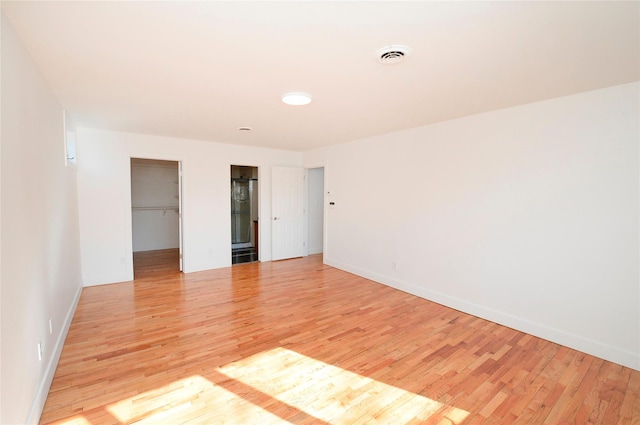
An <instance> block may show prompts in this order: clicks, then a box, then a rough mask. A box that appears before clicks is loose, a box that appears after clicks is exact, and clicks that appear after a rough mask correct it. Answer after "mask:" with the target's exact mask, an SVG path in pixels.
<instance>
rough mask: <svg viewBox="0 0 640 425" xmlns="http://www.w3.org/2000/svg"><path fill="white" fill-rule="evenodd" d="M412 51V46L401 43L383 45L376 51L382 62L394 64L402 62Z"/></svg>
mask: <svg viewBox="0 0 640 425" xmlns="http://www.w3.org/2000/svg"><path fill="white" fill-rule="evenodd" d="M410 53H411V48H410V47H407V46H401V45H398V44H396V45H393V46H387V47H383V48H381V49H378V50H377V51H376V57H377V58H378V61H379V62H380V63H383V64H385V65H393V64H396V63H400V62H402V61H403V60H405V59H406V58H407V56H409V54H410Z"/></svg>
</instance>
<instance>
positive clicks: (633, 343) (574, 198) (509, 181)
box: [305, 83, 640, 369]
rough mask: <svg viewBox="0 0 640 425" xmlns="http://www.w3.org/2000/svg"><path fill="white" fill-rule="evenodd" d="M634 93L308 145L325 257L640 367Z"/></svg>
mask: <svg viewBox="0 0 640 425" xmlns="http://www.w3.org/2000/svg"><path fill="white" fill-rule="evenodd" d="M639 91H640V89H639V85H638V83H634V84H627V85H622V86H616V87H611V88H607V89H603V90H597V91H592V92H587V93H582V94H577V95H574V96H568V97H563V98H558V99H553V100H548V101H544V102H539V103H534V104H529V105H524V106H520V107H516V108H510V109H504V110H499V111H495V112H490V113H485V114H481V115H476V116H470V117H466V118H462V119H457V120H452V121H448V122H444V123H440V124H435V125H430V126H425V127H420V128H415V129H410V130H405V131H400V132H396V133H391V134H387V135H382V136H378V137H372V138H369V139H365V140H359V141H354V142H352V143H347V144H342V145H335V146H331V147H328V148H325V149H320V150H317V151H313V152H308V153H306V154H305V163H307V164H311V165H316V164H325V166H326V168H325V173H327V181H328V187H327V188H326V190H327V191H330V192H331V195H330V196H329V201H333V202H335V208H334V209H328V210H327V227H328V230H327V242H326V243H327V245H326V251H325V253H324V255H325V261H326V263H327V264H330V265H333V266H336V267H339V268H342V269H344V270H348V271H350V272H354V273H357V274H360V275H363V276H366V277H369V278H371V279H374V280H376V281H379V282H382V283H386V284H388V285H390V286H394V287H396V288H400V289H402V290H405V291H407V292H410V293H413V294H416V295H419V296H422V297H425V298H428V299H431V300H434V301H436V302H439V303H442V304H445V305H448V306H451V307H454V308H456V309H459V310H462V311H465V312H469V313H471V314H474V315H477V316H481V317H484V318H487V319H489V320H493V321H496V322H499V323H502V324H505V325H507V326H511V327H514V328H517V329H520V330H524V331H526V332H529V333H532V334H534V335H538V336H541V337H543V338H547V339H550V340H552V341H556V342H559V343H561V344H564V345H567V346H570V347H573V348H577V349H579V350H582V351H586V352H588V353H591V354H594V355H596V356H600V357H603V358H605V359H608V360H612V361H615V362H618V363H620V364H623V365H626V366H630V367H633V368H635V369H640V354H639V353H640V287H639V286H640V283H639V282H640V280H639V256H640V252H639V248H638V245H639V233H638V232H639V207H638V202H639V190H640V188H639V167H638V163H639V149H638V145H639V141H640V131H639V124H638V122H639V117H640V111H639V103H640V102H639V101H640V96H639ZM363 211H366V212H367V213H366V214H362V212H363ZM393 262H396V264H397V269H394V267H393Z"/></svg>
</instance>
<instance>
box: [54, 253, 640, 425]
mask: <svg viewBox="0 0 640 425" xmlns="http://www.w3.org/2000/svg"><path fill="white" fill-rule="evenodd" d="M153 255H156V257H157V258H156V259H155V260H156V261H158V260H159V259H160V261H164V262H165V263H166V265H162V264H161V265H160V266H157V267H156V266H154V265H153V261H146V260H145V259H144V258H143V257H144V255H141V256H139V257H140V258H137V259H136V263H137V269H136V280H135V281H134V282H127V283H119V284H113V285H105V286H98V287H90V288H85V289H84V291H83V293H82V297H81V299H80V303H79V305H78V308H77V311H76V314H75V317H74V319H73V323H72V325H71V329H70V331H69V335H68V337H67V340H66V342H65V345H64V349H63V352H62V357H61V359H60V363H59V365H58V369H57V371H56V374H55V377H54V380H53V384H52V386H51V390H50V392H49V397H48V399H47V402H46V406H45V409H44V412H43V415H42V423H57V424H63V423H66V424H71V423H73V424H93V425H97V424H121V423H133V422H136V423H148V424H172V425H173V424H181V423H185V424H217V423H225V424H242V425H245V424H261V425H262V424H287V423H291V424H380V423H386V424H394V425H400V424H418V423H425V424H439V425H444V424H446V425H451V424H469V425H471V424H509V425H511V424H553V425H558V424H580V425H585V424H606V425H613V424H639V423H640V372H637V371H632V370H631V369H629V368H625V367H622V366H620V365H617V364H614V363H611V362H607V361H604V360H602V359H599V358H595V357H592V356H590V355H586V354H584V353H581V352H578V351H575V350H572V349H569V348H566V347H563V346H560V345H557V344H554V343H551V342H548V341H545V340H542V339H539V338H535V337H533V336H531V335H527V334H524V333H522V332H518V331H515V330H513V329H509V328H506V327H504V326H500V325H497V324H495V323H492V322H488V321H486V320H482V319H479V318H476V317H474V316H470V315H467V314H464V313H461V312H459V311H456V310H452V309H449V308H446V307H443V306H441V305H438V304H435V303H432V302H429V301H426V300H423V299H420V298H417V297H415V296H412V295H409V294H406V293H403V292H400V291H397V290H394V289H391V288H388V287H385V286H383V285H380V284H376V283H374V282H371V281H368V280H366V279H363V278H360V277H357V276H354V275H352V274H349V273H345V272H342V271H340V270H337V269H334V268H331V267H328V266H325V265H323V264H322V259H321V256H311V257H307V258H302V259H294V260H287V261H280V262H267V263H251V264H242V265H238V266H234V267H231V268H226V269H221V270H214V271H207V272H200V273H191V274H187V275H183V274H181V273H178V272H176V271H175V267H171V266H167V265H168V264H169V263H170V262H171V261H173V262H174V264H175V261H176V257H175V252H174V251H167V252H164V253H162V252H156V253H154V254H153ZM163 257H166V258H165V259H164V260H162V258H163Z"/></svg>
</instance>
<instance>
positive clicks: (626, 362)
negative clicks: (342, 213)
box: [324, 256, 640, 371]
mask: <svg viewBox="0 0 640 425" xmlns="http://www.w3.org/2000/svg"><path fill="white" fill-rule="evenodd" d="M324 263H325V264H327V265H329V266H332V267H335V268H338V269H340V270H344V271H346V272H349V273H353V274H356V275H358V276H362V277H365V278H367V279H370V280H372V281H374V282H377V283H381V284H383V285H387V286H390V287H392V288H395V289H398V290H400V291H403V292H407V293H409V294H412V295H415V296H417V297H420V298H424V299H426V300H429V301H433V302H436V303H438V304H442V305H444V306H447V307H450V308H453V309H455V310H459V311H462V312H464V313H467V314H471V315H473V316H476V317H480V318H482V319H486V320H490V321H492V322H495V323H498V324H501V325H504V326H508V327H510V328H513V329H516V330H519V331H521V332H526V333H528V334H530V335H533V336H537V337H539V338H543V339H546V340H548V341H552V342H555V343H557V344H560V345H564V346H566V347H569V348H573V349H575V350H578V351H582V352H584V353H587V354H591V355H593V356H596V357H600V358H602V359H605V360H608V361H611V362H614V363H617V364H620V365H622V366H626V367H629V368H631V369H635V370H638V371H640V353H634V352H631V351H627V350H623V349H621V348H618V347H614V346H611V345H608V344H604V343H602V342H600V341H596V340H592V339H589V338H585V337H582V336H580V335H576V334H572V333H569V332H566V331H563V330H562V329H558V328H553V327H550V326H547V325H544V324H542V323H538V322H534V321H531V320H528V319H526V318H524V317H519V316H514V315H512V314H509V313H505V312H502V311H498V310H494V309H491V308H488V307H485V306H482V305H479V304H474V303H471V302H468V301H465V300H462V299H460V298H456V297H452V296H450V295H447V294H443V293H441V292H436V291H431V290H429V289H425V288H423V287H421V286H418V285H415V284H412V283H408V282H403V281H400V280H398V279H394V278H391V277H389V276H384V275H381V274H378V273H375V272H371V271H369V270H364V269H361V268H359V267H355V266H352V265H350V264H346V263H341V262H339V261H335V260H332V259H330V258H327V257H326V256H325V258H324Z"/></svg>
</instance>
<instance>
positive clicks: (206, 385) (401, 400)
mask: <svg viewBox="0 0 640 425" xmlns="http://www.w3.org/2000/svg"><path fill="white" fill-rule="evenodd" d="M207 376H208V377H210V378H211V379H213V380H215V381H216V382H212V381H210V380H208V379H206V378H204V377H202V376H200V375H193V376H190V377H188V378H184V379H180V380H177V381H174V382H172V383H170V384H168V385H164V386H161V387H159V388H156V389H154V390H151V391H147V392H144V393H141V394H138V395H136V396H133V397H130V398H127V399H124V400H121V401H118V402H117V403H114V404H111V405H109V406H107V407H106V408H105V410H103V411H102V412H103V413H102V415H108V416H109V417H111V418H112V419H113V420H117V421H120V422H121V423H134V422H135V423H136V424H155V425H158V424H171V425H176V424H242V425H248V424H260V425H270V424H279V425H280V424H289V423H294V422H296V421H299V420H300V419H305V420H307V421H309V420H311V421H315V422H314V423H316V422H317V423H325V424H331V425H338V424H350V425H355V424H365V423H366V424H372V423H375V424H393V425H402V424H407V423H410V422H411V423H415V422H416V421H423V420H426V419H428V418H429V417H432V415H434V414H435V413H436V412H437V416H438V417H439V418H440V419H441V421H440V422H439V423H446V424H447V425H455V424H460V423H462V422H463V421H464V420H465V419H466V418H467V416H468V415H469V412H467V411H465V410H462V409H458V408H456V407H454V406H451V405H447V404H443V403H440V402H438V401H435V400H431V399H429V398H427V397H423V396H421V395H418V394H414V393H412V392H409V391H406V390H403V389H401V388H398V387H394V386H392V385H389V384H385V383H384V382H380V381H376V380H375V379H371V378H368V377H364V376H361V375H358V374H357V373H354V372H350V371H348V370H345V369H341V368H339V367H337V366H333V365H330V364H327V363H324V362H322V361H319V360H316V359H313V358H311V357H307V356H305V355H302V354H300V353H297V352H295V351H291V350H287V349H284V348H276V349H273V350H269V351H265V352H262V353H259V354H256V355H254V356H250V357H247V358H245V359H242V360H239V361H236V362H233V363H230V364H228V365H226V366H222V367H219V368H218V369H217V370H216V371H215V373H210V374H207ZM278 415H280V416H278ZM82 419H83V418H82V417H79V416H76V417H74V418H69V420H71V421H73V422H63V423H65V424H74V425H86V424H91V420H92V419H94V418H93V417H92V416H91V415H88V416H87V418H86V419H87V420H85V421H82ZM96 419H97V418H96ZM287 419H290V420H291V421H292V422H289V421H287ZM434 419H435V418H434Z"/></svg>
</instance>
